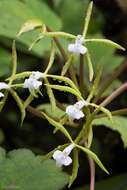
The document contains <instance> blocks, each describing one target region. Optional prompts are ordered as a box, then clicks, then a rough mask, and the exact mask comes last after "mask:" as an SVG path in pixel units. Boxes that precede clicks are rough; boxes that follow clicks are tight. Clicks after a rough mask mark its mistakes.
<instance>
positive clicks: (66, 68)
mask: <svg viewBox="0 0 127 190" xmlns="http://www.w3.org/2000/svg"><path fill="white" fill-rule="evenodd" d="M72 61H73V55H71V56H70V57H69V59H68V60H67V62H66V63H65V65H64V66H63V68H62V72H61V75H62V76H64V75H65V74H66V72H67V71H68V69H69V67H70V64H71V63H72Z"/></svg>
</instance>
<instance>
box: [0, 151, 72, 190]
mask: <svg viewBox="0 0 127 190" xmlns="http://www.w3.org/2000/svg"><path fill="white" fill-rule="evenodd" d="M0 155H1V156H0V179H1V180H0V189H1V190H2V189H10V188H11V189H12V190H15V189H16V188H18V189H19V190H35V189H36V190H59V189H61V188H62V187H63V186H65V185H66V184H67V183H68V180H69V178H68V175H67V174H65V173H63V172H61V171H60V170H56V164H55V162H54V161H53V160H47V161H45V162H44V163H41V162H40V160H41V156H35V155H34V154H33V153H32V152H31V151H30V150H27V149H18V150H14V151H11V152H9V153H8V154H7V156H6V155H5V153H4V152H3V149H0ZM1 157H2V159H1ZM12 174H13V175H12Z"/></svg>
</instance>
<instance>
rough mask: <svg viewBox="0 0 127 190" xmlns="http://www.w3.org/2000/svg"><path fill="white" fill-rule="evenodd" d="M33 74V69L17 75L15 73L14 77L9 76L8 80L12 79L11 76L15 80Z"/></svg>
mask: <svg viewBox="0 0 127 190" xmlns="http://www.w3.org/2000/svg"><path fill="white" fill-rule="evenodd" d="M31 74H32V72H31V71H26V72H22V73H18V74H16V75H14V76H13V77H9V78H7V79H6V80H7V81H8V80H10V79H11V78H12V79H13V80H17V79H22V78H25V77H29V76H30V75H31Z"/></svg>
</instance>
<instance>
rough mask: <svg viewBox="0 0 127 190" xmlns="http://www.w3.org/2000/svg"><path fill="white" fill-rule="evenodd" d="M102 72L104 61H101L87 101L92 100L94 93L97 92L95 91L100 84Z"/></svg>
mask: <svg viewBox="0 0 127 190" xmlns="http://www.w3.org/2000/svg"><path fill="white" fill-rule="evenodd" d="M101 74H102V62H100V64H99V66H98V69H97V73H96V77H95V80H94V83H93V86H92V89H91V91H90V94H89V96H88V98H87V100H86V101H87V102H90V100H91V99H92V97H93V95H94V93H95V91H96V89H97V87H98V85H99V81H100V78H101Z"/></svg>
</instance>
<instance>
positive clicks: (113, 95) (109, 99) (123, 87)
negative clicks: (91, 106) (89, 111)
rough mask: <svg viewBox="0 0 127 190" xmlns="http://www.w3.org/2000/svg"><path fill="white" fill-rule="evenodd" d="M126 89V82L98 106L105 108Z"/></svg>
mask: <svg viewBox="0 0 127 190" xmlns="http://www.w3.org/2000/svg"><path fill="white" fill-rule="evenodd" d="M126 89H127V82H125V83H124V84H123V85H122V86H121V87H119V88H117V89H116V90H115V91H114V92H112V94H111V95H109V96H108V97H107V98H105V99H104V101H103V102H102V103H101V104H100V106H103V107H104V106H106V105H107V104H109V103H110V102H111V101H112V100H114V99H115V98H116V97H117V96H119V94H121V93H122V92H123V91H124V90H126Z"/></svg>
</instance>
